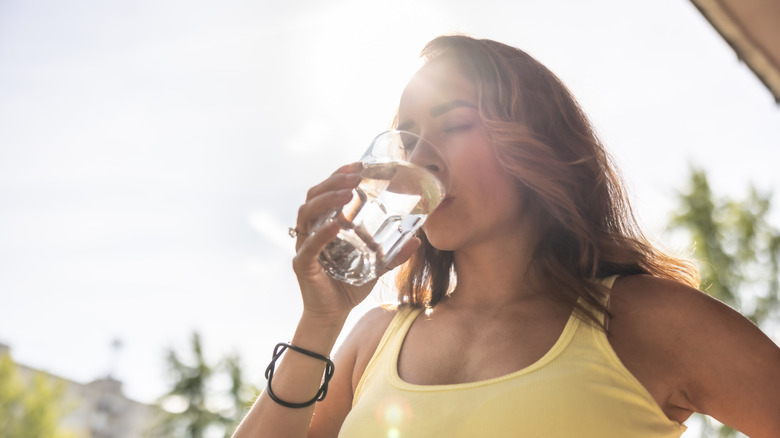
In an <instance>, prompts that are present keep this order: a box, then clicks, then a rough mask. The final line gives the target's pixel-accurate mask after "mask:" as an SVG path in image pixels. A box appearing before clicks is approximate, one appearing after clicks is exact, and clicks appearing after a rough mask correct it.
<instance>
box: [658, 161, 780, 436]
mask: <svg viewBox="0 0 780 438" xmlns="http://www.w3.org/2000/svg"><path fill="white" fill-rule="evenodd" d="M771 198H772V194H771V193H761V192H759V191H758V190H757V189H756V188H755V187H754V186H751V187H750V188H749V192H748V195H747V197H746V198H745V199H741V200H740V199H729V198H721V197H718V196H716V195H715V194H713V193H712V190H711V188H710V184H709V181H708V179H707V174H706V172H705V171H704V170H702V169H697V168H691V175H690V180H689V187H688V188H687V191H685V192H682V193H680V194H679V198H678V201H679V211H678V212H677V213H675V214H674V215H673V217H672V221H671V223H670V226H669V230H670V231H672V232H675V231H682V232H684V233H686V234H687V237H688V238H689V239H690V240H689V241H692V242H693V255H694V257H695V259H696V260H697V261H698V265H699V271H700V274H701V278H702V290H703V291H705V292H706V293H708V294H710V295H712V296H713V297H715V298H717V299H719V300H721V301H723V302H724V303H726V304H728V305H730V306H731V307H733V308H735V309H737V310H738V311H740V312H741V313H742V314H743V315H745V316H746V317H747V318H748V319H750V320H751V321H753V323H755V324H756V325H757V326H758V327H760V328H762V329H763V330H765V331H767V332H769V330H770V327H771V326H772V325H773V324H776V323H777V317H778V315H779V314H780V231H778V229H777V228H776V227H774V226H773V225H772V224H771V223H770V218H769V213H770V207H771ZM775 342H777V341H776V340H775ZM699 418H700V420H701V422H702V436H703V437H708V438H709V437H713V436H718V437H720V438H727V437H735V436H737V432H735V431H734V430H733V429H731V428H729V427H726V426H722V425H720V424H719V423H717V422H715V421H714V420H712V419H711V418H709V417H706V416H699Z"/></svg>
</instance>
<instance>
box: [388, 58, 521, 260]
mask: <svg viewBox="0 0 780 438" xmlns="http://www.w3.org/2000/svg"><path fill="white" fill-rule="evenodd" d="M398 129H400V130H405V131H411V132H414V133H416V134H418V135H420V136H421V137H423V138H425V139H427V140H429V141H430V142H431V143H433V144H434V145H436V147H437V148H438V149H439V150H440V151H441V152H442V154H443V155H444V157H445V159H446V160H447V164H448V165H449V172H450V175H449V177H450V179H451V184H450V189H449V191H448V192H447V196H446V197H445V199H444V201H443V202H442V203H441V204H440V205H439V207H438V208H437V209H436V210H435V211H434V212H433V213H432V214H431V215H430V216H429V217H428V220H427V221H426V222H425V225H424V226H423V229H424V230H425V233H426V236H427V237H428V240H429V241H430V242H431V244H432V245H433V246H434V247H435V248H437V249H440V250H449V251H453V250H458V249H462V248H465V247H467V246H469V245H478V244H482V243H485V242H488V241H490V240H493V239H500V240H499V241H501V240H506V239H507V238H508V237H509V234H512V233H514V232H515V230H516V228H517V227H518V225H519V221H520V217H521V216H520V213H521V205H522V202H521V199H520V194H519V190H518V188H517V184H516V183H515V180H514V179H513V178H512V177H511V176H510V175H509V174H508V173H507V172H506V171H505V170H504V169H503V167H502V166H501V165H500V164H499V162H498V159H497V158H496V155H495V153H494V150H493V147H492V145H491V144H490V141H489V139H488V134H487V131H486V130H485V127H484V126H483V123H482V120H481V118H480V115H479V112H478V110H477V92H476V88H475V86H474V85H473V84H472V83H471V81H469V80H468V79H466V78H465V77H464V76H463V75H462V74H460V73H459V72H458V70H457V69H456V68H455V67H454V65H453V64H452V63H451V62H448V61H447V60H435V61H432V62H430V63H428V64H427V65H426V66H424V67H423V68H422V69H420V71H418V72H417V74H416V75H415V76H414V77H413V78H412V80H411V81H410V82H409V84H408V85H407V86H406V89H405V90H404V93H403V95H402V97H401V104H400V107H399V113H398Z"/></svg>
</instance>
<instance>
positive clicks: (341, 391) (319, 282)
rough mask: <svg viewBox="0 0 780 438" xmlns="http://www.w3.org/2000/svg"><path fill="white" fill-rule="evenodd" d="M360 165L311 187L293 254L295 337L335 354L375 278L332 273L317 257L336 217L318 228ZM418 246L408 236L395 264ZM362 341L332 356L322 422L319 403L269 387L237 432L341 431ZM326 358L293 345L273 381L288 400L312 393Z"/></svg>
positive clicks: (354, 181)
mask: <svg viewBox="0 0 780 438" xmlns="http://www.w3.org/2000/svg"><path fill="white" fill-rule="evenodd" d="M360 169H361V165H360V163H353V164H351V165H347V166H343V167H342V168H340V169H339V170H337V171H336V172H334V173H333V174H332V175H331V176H330V177H329V178H328V179H326V180H325V181H323V182H322V183H320V184H318V185H316V186H314V187H312V188H311V189H310V190H309V192H308V194H307V197H306V202H305V203H304V204H303V205H302V206H301V208H300V209H299V210H298V219H297V223H296V230H297V231H298V239H297V241H296V252H297V253H296V256H295V258H294V259H293V270H294V271H295V275H296V277H297V278H298V285H299V286H300V289H301V297H302V299H303V313H302V315H301V318H300V320H299V322H298V327H297V328H296V331H295V335H294V336H293V338H292V340H291V342H290V343H291V344H292V345H294V346H296V347H298V348H302V349H305V350H307V351H309V352H312V353H315V354H316V355H320V356H325V357H327V356H329V355H330V353H331V350H332V349H333V346H334V344H335V343H336V340H337V338H338V336H339V334H340V333H341V330H342V328H343V327H344V322H345V321H346V319H347V316H348V315H349V313H350V312H351V311H352V309H353V308H354V307H355V306H357V305H358V304H359V303H360V302H361V301H363V300H364V299H365V298H366V297H367V296H368V294H369V293H370V292H371V289H372V288H373V286H374V284H375V283H376V280H374V281H373V282H369V283H368V284H365V285H362V286H359V287H356V286H351V285H348V284H346V283H342V282H339V281H336V280H334V279H332V278H330V277H329V276H328V275H327V274H326V273H325V271H324V270H323V269H322V266H321V265H320V264H319V262H318V260H317V259H318V256H319V254H320V252H321V251H322V250H323V248H324V247H325V245H326V244H327V243H328V242H330V241H331V240H333V239H334V238H335V237H336V235H337V233H338V231H339V224H338V223H336V222H330V223H326V224H325V225H322V226H321V227H319V228H318V229H316V230H312V227H313V226H314V224H315V223H316V222H317V221H318V219H319V218H320V217H322V215H323V214H324V213H325V212H327V211H330V210H332V209H334V208H341V207H342V206H344V205H345V204H346V203H347V202H349V200H350V199H351V198H352V191H353V189H354V188H355V187H357V185H358V183H359V181H360ZM419 245H420V241H419V239H412V240H411V241H410V242H408V243H407V244H406V245H405V246H404V248H403V249H402V250H401V252H400V253H399V254H398V256H397V257H396V259H395V261H396V263H402V262H403V261H405V260H406V259H407V258H408V257H409V256H410V255H411V254H412V253H413V252H414V251H415V250H416V249H417V247H418V246H419ZM360 348H362V347H360V344H359V342H358V341H355V340H353V341H351V342H350V343H348V347H347V348H344V353H343V354H339V355H338V357H337V358H336V361H335V362H334V364H335V367H334V368H335V371H334V374H333V379H332V380H331V381H330V383H329V386H328V392H327V394H326V397H325V399H324V400H323V401H321V402H319V403H317V404H320V409H318V412H320V411H322V412H328V415H321V416H320V415H318V419H317V421H316V422H314V423H312V415H313V414H314V412H315V404H311V405H309V406H306V407H300V408H296V407H288V406H284V405H282V404H280V403H278V402H277V401H275V400H273V399H272V398H271V397H270V396H269V394H268V391H267V390H266V391H265V392H264V393H263V394H261V396H260V397H259V398H258V399H257V401H256V402H255V404H254V405H253V406H252V408H251V409H250V410H249V413H248V414H247V415H246V416H245V417H244V420H243V421H242V422H241V424H240V425H239V427H238V429H237V430H236V432H235V434H234V435H233V437H234V438H250V437H253V438H259V437H269V438H279V437H292V438H303V437H306V436H308V435H309V434H310V432H311V435H312V436H315V435H316V436H335V435H336V433H337V432H338V430H339V428H340V427H341V422H342V421H343V419H344V417H345V416H346V414H347V412H349V409H350V408H351V401H352V387H351V381H352V380H353V372H354V368H355V367H354V364H355V362H356V358H357V352H358V351H359V350H360ZM326 363H327V362H325V361H323V360H320V359H317V358H313V357H310V356H308V355H306V354H301V353H300V352H298V351H293V350H292V349H288V350H287V351H286V352H285V353H284V355H283V357H282V358H281V361H279V362H278V363H277V364H276V368H275V371H274V374H273V379H272V382H271V384H270V387H271V389H272V391H273V393H274V394H275V396H276V397H277V398H278V399H280V400H282V401H284V402H287V403H293V404H299V403H304V402H307V401H309V400H312V399H313V398H314V397H315V395H316V394H317V393H318V390H319V388H320V385H321V384H322V380H323V373H324V371H325V369H326ZM312 425H313V427H312ZM310 428H311V431H310Z"/></svg>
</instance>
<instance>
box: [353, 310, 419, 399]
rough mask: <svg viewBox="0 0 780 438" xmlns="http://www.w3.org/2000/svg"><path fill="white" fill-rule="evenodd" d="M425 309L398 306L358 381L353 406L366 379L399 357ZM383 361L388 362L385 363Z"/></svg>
mask: <svg viewBox="0 0 780 438" xmlns="http://www.w3.org/2000/svg"><path fill="white" fill-rule="evenodd" d="M423 310H424V309H423V308H421V307H412V306H405V305H402V306H400V307H399V308H398V310H397V312H396V314H395V316H393V319H392V320H391V321H390V324H389V325H388V326H387V329H386V330H385V333H384V334H383V335H382V339H380V341H379V345H377V347H376V350H375V351H374V354H373V355H372V356H371V359H370V360H369V361H368V364H367V365H366V369H365V371H364V372H363V376H361V378H360V381H358V384H357V387H356V388H355V395H354V397H353V399H352V404H353V406H354V405H355V403H357V401H358V399H359V398H360V394H361V393H362V391H363V386H364V384H365V381H366V380H367V379H368V378H369V376H370V375H371V374H373V373H376V372H379V371H380V370H382V369H383V368H387V369H390V368H388V366H389V365H392V364H393V363H394V362H392V361H393V360H397V359H398V352H400V351H401V346H402V345H403V342H404V339H405V338H406V332H408V331H409V327H411V325H412V323H413V322H414V320H415V319H416V318H417V315H419V314H420V312H422V311H423ZM383 362H387V363H386V364H385V363H383Z"/></svg>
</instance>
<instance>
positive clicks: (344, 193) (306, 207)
mask: <svg viewBox="0 0 780 438" xmlns="http://www.w3.org/2000/svg"><path fill="white" fill-rule="evenodd" d="M353 196H354V194H353V193H352V189H349V188H346V189H341V190H337V191H331V192H325V193H323V194H320V195H318V196H316V197H315V198H313V199H310V200H309V201H307V202H306V203H305V204H303V205H301V206H300V208H298V218H297V219H296V224H295V226H296V228H297V229H298V232H299V233H305V234H309V233H311V232H312V231H315V230H313V229H312V227H313V226H314V224H315V223H316V222H317V221H318V220H319V219H320V218H321V217H322V216H323V215H324V214H326V213H327V212H329V211H332V210H334V209H340V208H341V207H343V206H344V205H346V204H347V203H348V202H349V201H350V200H351V199H352V197H353Z"/></svg>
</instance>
